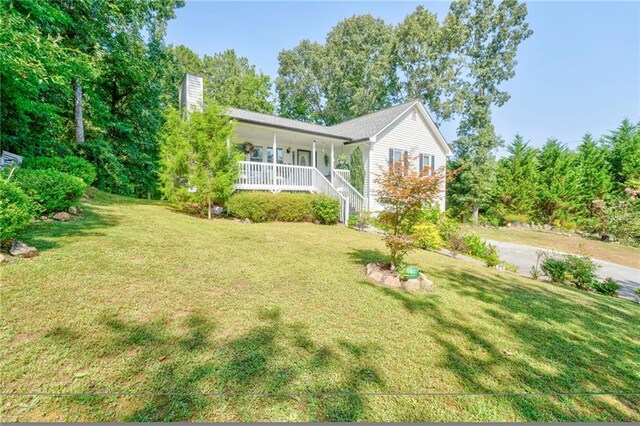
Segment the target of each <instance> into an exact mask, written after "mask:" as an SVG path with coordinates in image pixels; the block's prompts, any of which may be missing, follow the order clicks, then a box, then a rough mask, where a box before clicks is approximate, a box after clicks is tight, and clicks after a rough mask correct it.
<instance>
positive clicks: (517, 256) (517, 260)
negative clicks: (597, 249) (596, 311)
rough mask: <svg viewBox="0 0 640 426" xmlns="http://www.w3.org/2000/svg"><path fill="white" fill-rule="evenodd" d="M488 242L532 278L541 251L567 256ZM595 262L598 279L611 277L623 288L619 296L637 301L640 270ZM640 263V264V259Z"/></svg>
mask: <svg viewBox="0 0 640 426" xmlns="http://www.w3.org/2000/svg"><path fill="white" fill-rule="evenodd" d="M486 241H487V242H488V243H490V244H494V245H495V246H496V249H497V250H498V255H499V256H500V259H502V260H504V261H505V262H509V263H511V264H513V265H515V266H517V267H518V273H519V274H521V275H526V276H530V271H531V267H532V266H533V265H535V263H536V260H537V258H538V252H539V251H544V252H546V253H556V254H566V253H563V252H558V251H554V250H550V249H545V248H541V247H534V246H528V245H525V244H515V243H505V242H502V241H495V240H486ZM593 261H594V262H596V263H597V264H598V265H599V266H600V268H599V269H598V271H597V274H598V278H600V279H605V278H607V277H611V278H613V279H614V280H616V281H617V282H618V284H620V286H621V287H622V288H621V289H620V290H619V291H618V295H620V296H621V297H625V298H629V299H635V298H636V297H637V296H636V295H635V294H634V292H633V291H634V289H636V288H639V287H640V269H636V268H630V267H628V266H622V265H618V264H615V263H611V262H606V261H604V260H598V259H593ZM638 262H639V263H640V259H639V260H638Z"/></svg>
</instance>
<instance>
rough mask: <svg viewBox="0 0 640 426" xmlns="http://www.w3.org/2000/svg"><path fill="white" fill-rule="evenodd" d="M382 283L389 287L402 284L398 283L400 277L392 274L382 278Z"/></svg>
mask: <svg viewBox="0 0 640 426" xmlns="http://www.w3.org/2000/svg"><path fill="white" fill-rule="evenodd" d="M384 285H386V286H389V287H396V288H397V287H402V284H401V283H400V278H398V277H394V276H393V275H387V276H386V277H385V278H384Z"/></svg>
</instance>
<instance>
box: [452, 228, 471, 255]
mask: <svg viewBox="0 0 640 426" xmlns="http://www.w3.org/2000/svg"><path fill="white" fill-rule="evenodd" d="M447 245H448V246H449V250H451V254H452V255H453V257H456V256H457V255H458V254H459V253H466V252H467V250H468V249H467V246H466V244H465V242H464V236H463V235H462V234H461V233H459V232H450V233H449V234H447Z"/></svg>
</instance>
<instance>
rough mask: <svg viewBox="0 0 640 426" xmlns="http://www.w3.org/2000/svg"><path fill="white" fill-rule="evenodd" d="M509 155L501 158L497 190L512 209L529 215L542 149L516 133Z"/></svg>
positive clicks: (496, 193)
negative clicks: (533, 146) (535, 147)
mask: <svg viewBox="0 0 640 426" xmlns="http://www.w3.org/2000/svg"><path fill="white" fill-rule="evenodd" d="M507 151H508V152H509V154H510V155H509V156H508V157H504V158H502V159H500V161H499V162H498V172H497V179H496V187H495V190H494V194H495V197H496V201H497V202H498V203H499V204H501V205H502V206H504V208H505V209H506V210H507V212H509V213H516V214H521V215H529V214H530V212H531V208H532V206H533V199H532V197H533V196H534V194H535V190H536V183H537V173H538V170H537V155H538V151H537V150H536V149H534V148H531V147H530V146H529V144H528V143H527V142H525V141H524V139H523V138H522V136H520V135H516V136H515V138H514V140H513V142H512V143H511V144H510V145H509V146H508V147H507Z"/></svg>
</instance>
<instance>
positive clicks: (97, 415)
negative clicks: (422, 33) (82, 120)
mask: <svg viewBox="0 0 640 426" xmlns="http://www.w3.org/2000/svg"><path fill="white" fill-rule="evenodd" d="M21 238H22V239H23V240H25V241H28V242H29V243H31V244H35V245H36V246H38V247H39V248H40V249H41V250H42V252H41V254H40V256H38V257H36V258H34V259H32V260H23V261H19V262H12V263H10V264H5V265H3V266H0V279H1V280H2V288H1V294H0V296H1V299H0V300H1V302H2V314H1V318H0V320H1V323H0V327H1V330H2V331H1V338H0V359H2V362H1V363H0V379H1V386H2V389H3V392H4V393H5V394H4V395H3V398H2V419H3V420H5V421H9V420H23V421H24V420H85V421H89V420H90V421H109V420H210V421H213V420H217V421H223V420H253V421H259V420H265V421H266V420H345V421H348V420H370V421H392V420H405V421H419V420H422V421H428V420H431V421H438V420H447V421H484V420H494V421H519V420H529V421H533V420H536V421H552V420H573V421H585V420H591V421H596V420H601V421H611V420H626V421H640V413H639V412H638V407H639V406H640V396H638V394H637V392H639V391H640V389H639V388H640V386H639V383H640V341H639V338H640V334H639V333H638V318H640V305H637V304H634V303H631V302H629V301H625V300H620V299H613V298H607V297H602V296H598V295H591V294H585V293H583V292H579V291H574V290H571V289H566V288H560V287H555V286H551V285H549V284H544V283H538V282H534V281H532V280H527V279H525V278H521V277H518V276H515V275H512V274H507V273H501V272H498V271H494V270H489V269H486V268H483V267H481V266H477V265H474V264H469V263H465V262H464V261H461V260H455V259H451V258H448V257H444V256H440V255H438V254H433V253H428V252H419V253H415V254H413V255H411V256H410V258H409V260H410V261H411V262H413V263H415V264H417V265H419V266H420V267H421V268H422V269H424V270H426V271H427V273H428V275H429V276H430V277H431V278H432V279H433V280H434V281H435V283H436V286H435V289H434V290H433V291H430V292H427V293H421V294H410V293H406V292H403V291H396V290H391V289H386V288H381V287H378V286H375V285H372V284H370V283H369V282H368V281H367V280H366V279H365V278H364V275H363V269H364V268H363V265H364V264H365V263H367V262H369V261H374V260H384V254H383V253H384V245H383V243H382V242H381V241H380V239H379V237H377V236H374V235H369V234H364V233H358V232H356V231H353V230H350V229H347V228H345V227H341V226H339V227H336V226H334V227H331V226H321V225H312V224H282V223H271V224H243V223H238V222H233V221H229V220H213V221H207V220H203V219H198V218H193V217H190V216H187V215H184V214H181V213H178V212H175V211H173V210H171V209H170V208H169V207H168V206H166V205H164V204H162V203H155V202H143V201H134V200H128V199H125V198H119V197H113V196H106V195H104V194H95V196H94V198H93V199H92V201H91V203H90V205H88V206H87V208H86V211H85V214H84V217H83V218H82V219H80V220H77V221H73V222H69V223H41V224H37V225H35V226H33V227H32V228H31V229H29V230H28V231H27V232H25V233H24V234H23V235H21ZM607 392H614V393H627V394H626V395H622V394H619V395H591V394H588V393H607ZM634 392H635V394H632V393H634ZM547 393H551V394H547ZM558 393H560V394H558ZM566 393H574V394H572V395H567V394H566ZM27 394H28V395H27Z"/></svg>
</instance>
